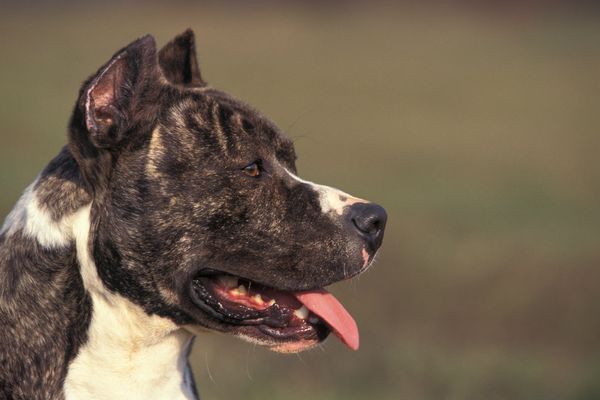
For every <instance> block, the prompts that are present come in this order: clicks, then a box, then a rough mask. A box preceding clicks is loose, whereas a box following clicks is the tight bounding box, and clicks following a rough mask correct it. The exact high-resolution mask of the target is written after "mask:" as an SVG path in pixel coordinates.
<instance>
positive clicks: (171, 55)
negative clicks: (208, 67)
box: [158, 29, 206, 87]
mask: <svg viewBox="0 0 600 400" xmlns="http://www.w3.org/2000/svg"><path fill="white" fill-rule="evenodd" d="M158 60H159V63H160V67H161V69H162V72H163V74H164V76H165V78H167V80H168V81H169V82H170V83H172V84H175V85H183V86H195V87H201V86H206V83H205V82H204V81H203V80H202V77H201V76H200V68H199V67H198V60H197V58H196V45H195V40H194V32H192V30H191V29H188V30H186V31H185V32H183V33H182V34H180V35H178V36H176V37H175V39H173V40H172V41H170V42H169V43H167V44H166V45H165V46H164V47H163V48H162V49H161V50H160V52H159V54H158Z"/></svg>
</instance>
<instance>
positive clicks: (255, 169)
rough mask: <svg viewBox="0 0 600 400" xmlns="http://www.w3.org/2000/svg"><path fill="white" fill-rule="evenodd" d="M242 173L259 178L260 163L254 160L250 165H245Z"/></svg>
mask: <svg viewBox="0 0 600 400" xmlns="http://www.w3.org/2000/svg"><path fill="white" fill-rule="evenodd" d="M243 171H244V173H245V174H246V175H248V176H251V177H253V178H256V177H258V176H260V174H261V172H262V167H261V161H260V160H256V161H254V162H253V163H252V164H249V165H246V166H245V167H244V168H243Z"/></svg>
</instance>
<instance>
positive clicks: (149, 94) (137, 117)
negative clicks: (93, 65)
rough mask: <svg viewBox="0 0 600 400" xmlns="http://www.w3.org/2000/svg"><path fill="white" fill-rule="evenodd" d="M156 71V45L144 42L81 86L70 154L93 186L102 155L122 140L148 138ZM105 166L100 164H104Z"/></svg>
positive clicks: (117, 56)
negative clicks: (145, 136)
mask: <svg viewBox="0 0 600 400" xmlns="http://www.w3.org/2000/svg"><path fill="white" fill-rule="evenodd" d="M160 88H161V85H160V68H159V67H158V57H157V54H156V43H155V41H154V38H153V37H152V36H149V35H148V36H144V37H142V38H140V39H138V40H136V41H134V42H132V43H131V44H129V45H128V46H126V47H124V48H123V49H121V50H119V51H118V52H117V53H115V55H114V56H113V57H112V58H111V59H110V60H109V61H108V62H107V63H106V64H104V65H103V66H102V67H100V69H99V70H98V71H97V72H96V73H95V74H94V75H92V76H91V77H90V78H88V80H87V81H86V82H85V83H84V84H83V86H82V87H81V90H80V92H79V99H78V101H77V104H76V106H75V111H74V112H73V116H72V118H71V124H70V129H69V149H70V150H71V152H72V153H73V155H74V156H75V158H76V160H77V161H78V163H79V165H80V167H81V168H82V170H83V173H84V177H85V179H86V181H88V182H89V183H92V182H93V181H95V180H97V178H98V176H97V175H98V173H99V171H98V170H99V169H106V168H102V167H101V166H100V164H102V163H105V164H106V162H105V161H106V159H107V154H117V153H118V152H119V150H120V148H121V147H122V146H121V145H122V143H123V142H124V139H128V140H134V139H135V137H134V136H139V135H143V134H145V133H148V134H149V131H150V130H151V129H152V126H154V124H155V122H154V121H155V120H156V116H157V107H158V106H157V104H158V101H157V98H158V97H159V92H160ZM103 160H104V161H103Z"/></svg>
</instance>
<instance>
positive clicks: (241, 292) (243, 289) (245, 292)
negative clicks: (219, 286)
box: [235, 285, 248, 296]
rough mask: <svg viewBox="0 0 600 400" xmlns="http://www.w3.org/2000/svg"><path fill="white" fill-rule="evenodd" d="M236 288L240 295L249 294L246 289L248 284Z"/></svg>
mask: <svg viewBox="0 0 600 400" xmlns="http://www.w3.org/2000/svg"><path fill="white" fill-rule="evenodd" d="M235 290H237V292H238V293H239V294H240V296H245V295H247V294H248V291H247V290H246V286H244V285H240V286H238V287H237V289H235Z"/></svg>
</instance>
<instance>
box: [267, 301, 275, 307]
mask: <svg viewBox="0 0 600 400" xmlns="http://www.w3.org/2000/svg"><path fill="white" fill-rule="evenodd" d="M273 304H275V299H271V300H269V302H268V303H267V305H268V306H269V307H271V306H272V305H273Z"/></svg>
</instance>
